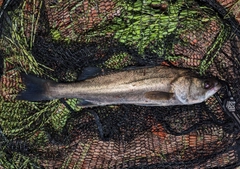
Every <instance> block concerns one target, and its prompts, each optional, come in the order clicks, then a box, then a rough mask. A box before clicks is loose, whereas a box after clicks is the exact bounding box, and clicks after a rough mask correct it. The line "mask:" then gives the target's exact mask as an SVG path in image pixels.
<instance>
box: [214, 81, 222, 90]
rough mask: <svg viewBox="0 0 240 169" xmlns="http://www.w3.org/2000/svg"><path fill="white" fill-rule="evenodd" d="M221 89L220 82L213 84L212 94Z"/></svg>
mask: <svg viewBox="0 0 240 169" xmlns="http://www.w3.org/2000/svg"><path fill="white" fill-rule="evenodd" d="M221 88H222V83H221V82H220V81H216V82H215V84H214V87H213V88H212V90H213V91H214V92H217V91H219V89H221Z"/></svg>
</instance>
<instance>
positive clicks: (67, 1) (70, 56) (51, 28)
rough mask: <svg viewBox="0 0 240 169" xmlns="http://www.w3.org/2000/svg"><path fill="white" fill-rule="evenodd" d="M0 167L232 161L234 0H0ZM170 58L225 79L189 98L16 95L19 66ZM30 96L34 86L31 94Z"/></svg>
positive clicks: (239, 158)
mask: <svg viewBox="0 0 240 169" xmlns="http://www.w3.org/2000/svg"><path fill="white" fill-rule="evenodd" d="M0 6H1V10H0V33H1V38H0V76H1V82H0V89H1V90H0V91H1V92H0V94H1V95H0V168H4V169H8V168H49V169H50V168H52V169H53V168H55V169H56V168H64V169H65V168H66V169H68V168H69V169H70V168H132V169H133V168H134V169H135V168H136V169H137V168H154V169H155V168H237V167H238V166H239V165H240V149H239V147H240V145H239V144H240V140H239V137H240V133H239V131H240V128H239V124H240V123H239V122H238V113H239V112H240V80H239V79H240V26H239V23H240V1H239V0H217V1H216V0H80V1H78V0H0ZM155 65H165V66H175V67H184V68H189V69H192V71H193V72H196V73H198V74H199V75H200V76H210V77H211V76H215V77H217V78H218V79H220V80H223V81H225V82H226V83H227V85H226V86H225V87H223V88H222V89H221V90H220V91H219V92H218V93H217V94H216V95H215V96H213V97H210V98H209V99H208V100H206V101H205V102H203V103H200V104H195V105H190V106H169V107H144V106H134V105H112V106H104V107H94V108H82V107H81V106H78V105H77V104H78V100H77V99H64V98H63V99H59V100H52V101H42V102H28V101H22V100H17V99H16V96H17V94H18V93H19V92H20V91H22V90H24V88H25V86H24V84H23V83H22V79H21V76H20V73H21V72H25V73H30V74H35V75H37V76H39V77H42V78H45V79H52V80H55V81H58V82H75V81H77V79H78V75H79V74H81V72H82V70H83V68H85V67H89V66H95V67H101V68H104V69H107V70H109V71H112V72H115V71H119V70H122V69H123V68H127V67H132V66H136V67H137V66H155ZM32 97H34V96H32Z"/></svg>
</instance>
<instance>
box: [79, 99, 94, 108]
mask: <svg viewBox="0 0 240 169" xmlns="http://www.w3.org/2000/svg"><path fill="white" fill-rule="evenodd" d="M77 105H78V106H81V107H94V106H97V105H96V104H93V103H92V102H89V101H86V100H84V99H79V101H78V104H77Z"/></svg>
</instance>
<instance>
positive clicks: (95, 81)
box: [17, 66, 221, 107]
mask: <svg viewBox="0 0 240 169" xmlns="http://www.w3.org/2000/svg"><path fill="white" fill-rule="evenodd" d="M98 71H101V69H100V68H91V67H89V68H86V69H85V70H84V71H83V73H82V75H81V76H80V81H79V82H73V83H57V82H54V81H52V80H45V79H41V78H38V77H36V76H33V75H26V74H22V80H23V82H24V83H25V85H26V89H25V90H24V91H22V92H20V93H19V95H18V97H17V98H18V99H21V100H28V101H42V100H53V99H60V98H79V99H80V104H79V105H81V106H83V107H93V106H104V105H113V104H135V105H142V106H173V105H190V104H196V103H201V102H203V101H205V100H206V99H208V98H209V97H211V96H212V95H213V94H215V93H216V92H217V91H218V90H219V89H220V88H221V84H220V82H219V81H218V80H217V79H215V78H206V79H205V78H199V77H198V76H196V75H195V74H193V72H192V71H191V70H190V69H182V68H172V67H167V66H156V67H143V68H137V69H129V70H124V71H120V72H116V73H109V74H105V75H99V76H95V75H96V74H98Z"/></svg>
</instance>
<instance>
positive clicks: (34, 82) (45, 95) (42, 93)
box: [17, 73, 55, 101]
mask: <svg viewBox="0 0 240 169" xmlns="http://www.w3.org/2000/svg"><path fill="white" fill-rule="evenodd" d="M21 77H22V81H23V83H24V84H25V86H26V89H25V90H23V91H22V92H20V93H19V94H18V95H17V99H18V100H27V101H42V100H51V97H50V95H49V94H50V92H49V87H50V86H51V85H52V84H53V83H55V82H54V81H51V80H45V79H42V78H39V77H36V76H33V75H27V74H24V73H21Z"/></svg>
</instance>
